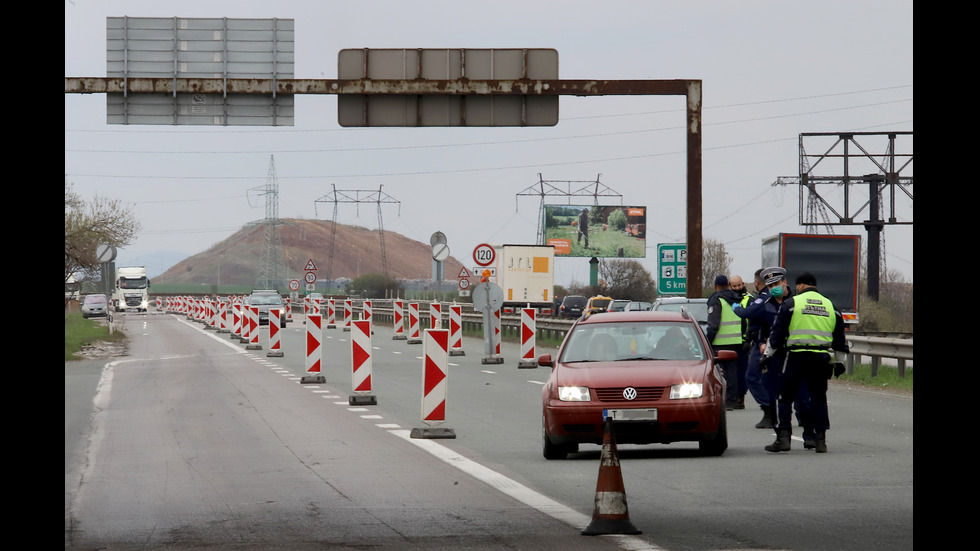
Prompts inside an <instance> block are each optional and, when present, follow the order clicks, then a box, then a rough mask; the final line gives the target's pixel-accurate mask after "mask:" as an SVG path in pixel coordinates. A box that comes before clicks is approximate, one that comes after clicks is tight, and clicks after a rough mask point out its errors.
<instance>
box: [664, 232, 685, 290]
mask: <svg viewBox="0 0 980 551" xmlns="http://www.w3.org/2000/svg"><path fill="white" fill-rule="evenodd" d="M657 273H658V274H659V277H657V293H658V294H661V295H684V294H687V244H685V243H659V244H657Z"/></svg>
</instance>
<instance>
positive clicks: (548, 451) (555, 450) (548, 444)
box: [541, 416, 578, 460]
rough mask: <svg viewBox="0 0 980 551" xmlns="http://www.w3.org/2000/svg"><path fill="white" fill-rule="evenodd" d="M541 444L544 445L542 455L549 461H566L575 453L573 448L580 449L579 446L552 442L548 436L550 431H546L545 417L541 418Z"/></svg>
mask: <svg viewBox="0 0 980 551" xmlns="http://www.w3.org/2000/svg"><path fill="white" fill-rule="evenodd" d="M541 444H542V447H541V451H542V454H543V455H544V458H545V459H549V460H551V459H565V458H566V457H568V454H569V453H571V452H572V451H575V450H573V449H572V447H574V448H576V449H577V448H578V446H577V445H575V444H572V445H571V446H569V445H560V444H555V443H554V442H552V441H551V438H550V437H549V436H548V431H547V430H545V422H544V416H541Z"/></svg>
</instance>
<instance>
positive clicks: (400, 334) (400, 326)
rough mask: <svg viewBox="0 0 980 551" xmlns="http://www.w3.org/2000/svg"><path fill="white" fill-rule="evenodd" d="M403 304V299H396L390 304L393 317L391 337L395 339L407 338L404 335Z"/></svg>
mask: <svg viewBox="0 0 980 551" xmlns="http://www.w3.org/2000/svg"><path fill="white" fill-rule="evenodd" d="M404 304H405V303H404V301H401V300H397V299H396V300H395V301H394V303H393V305H392V306H393V309H394V318H395V321H394V324H395V336H393V337H391V339H392V340H395V341H403V340H406V339H408V337H406V336H405V316H404V314H403V310H404Z"/></svg>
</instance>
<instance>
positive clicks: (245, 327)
mask: <svg viewBox="0 0 980 551" xmlns="http://www.w3.org/2000/svg"><path fill="white" fill-rule="evenodd" d="M251 340H252V311H251V308H250V307H249V306H247V305H245V304H242V336H241V342H243V343H248V342H249V341H251Z"/></svg>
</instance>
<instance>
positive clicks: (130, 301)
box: [126, 297, 142, 306]
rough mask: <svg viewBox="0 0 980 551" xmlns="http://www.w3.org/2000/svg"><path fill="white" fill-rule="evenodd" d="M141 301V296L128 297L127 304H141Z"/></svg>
mask: <svg viewBox="0 0 980 551" xmlns="http://www.w3.org/2000/svg"><path fill="white" fill-rule="evenodd" d="M141 302H142V300H140V297H126V306H139V305H140V303H141Z"/></svg>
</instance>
